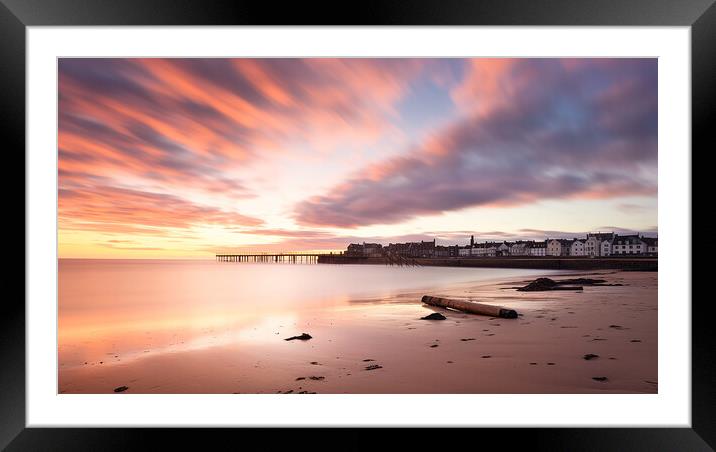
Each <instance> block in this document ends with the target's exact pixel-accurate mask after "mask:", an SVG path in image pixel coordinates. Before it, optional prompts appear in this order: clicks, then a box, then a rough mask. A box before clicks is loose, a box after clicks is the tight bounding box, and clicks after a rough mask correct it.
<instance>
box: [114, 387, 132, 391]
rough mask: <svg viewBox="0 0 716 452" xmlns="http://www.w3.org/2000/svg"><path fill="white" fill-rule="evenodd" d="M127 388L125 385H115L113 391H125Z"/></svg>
mask: <svg viewBox="0 0 716 452" xmlns="http://www.w3.org/2000/svg"><path fill="white" fill-rule="evenodd" d="M127 389H129V387H127V386H119V387H117V388H114V392H124V391H126V390H127Z"/></svg>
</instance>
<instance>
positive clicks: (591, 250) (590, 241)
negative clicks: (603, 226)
mask: <svg viewBox="0 0 716 452" xmlns="http://www.w3.org/2000/svg"><path fill="white" fill-rule="evenodd" d="M613 239H614V233H611V232H609V233H601V232H598V233H590V234H587V240H585V241H584V254H585V255H586V256H608V255H609V251H610V249H611V246H607V247H602V243H603V242H608V243H609V244H611V241H612V240H613ZM603 251H607V254H603Z"/></svg>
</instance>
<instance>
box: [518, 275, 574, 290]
mask: <svg viewBox="0 0 716 452" xmlns="http://www.w3.org/2000/svg"><path fill="white" fill-rule="evenodd" d="M517 290H518V291H520V292H541V291H546V290H582V287H580V286H566V285H563V284H561V283H560V282H558V281H555V280H553V279H550V278H537V279H535V280H534V281H532V282H531V283H529V284H527V285H526V286H524V287H520V288H519V289H517Z"/></svg>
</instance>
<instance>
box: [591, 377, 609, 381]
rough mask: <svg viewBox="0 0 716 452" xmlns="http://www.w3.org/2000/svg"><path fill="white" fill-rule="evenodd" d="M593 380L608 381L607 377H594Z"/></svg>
mask: <svg viewBox="0 0 716 452" xmlns="http://www.w3.org/2000/svg"><path fill="white" fill-rule="evenodd" d="M592 380H594V381H607V380H608V378H607V377H592Z"/></svg>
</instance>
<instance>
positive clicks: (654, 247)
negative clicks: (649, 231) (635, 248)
mask: <svg viewBox="0 0 716 452" xmlns="http://www.w3.org/2000/svg"><path fill="white" fill-rule="evenodd" d="M641 241H642V242H644V243H646V253H647V254H649V255H652V256H656V255H657V254H659V240H658V239H657V238H656V237H642V238H641Z"/></svg>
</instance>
